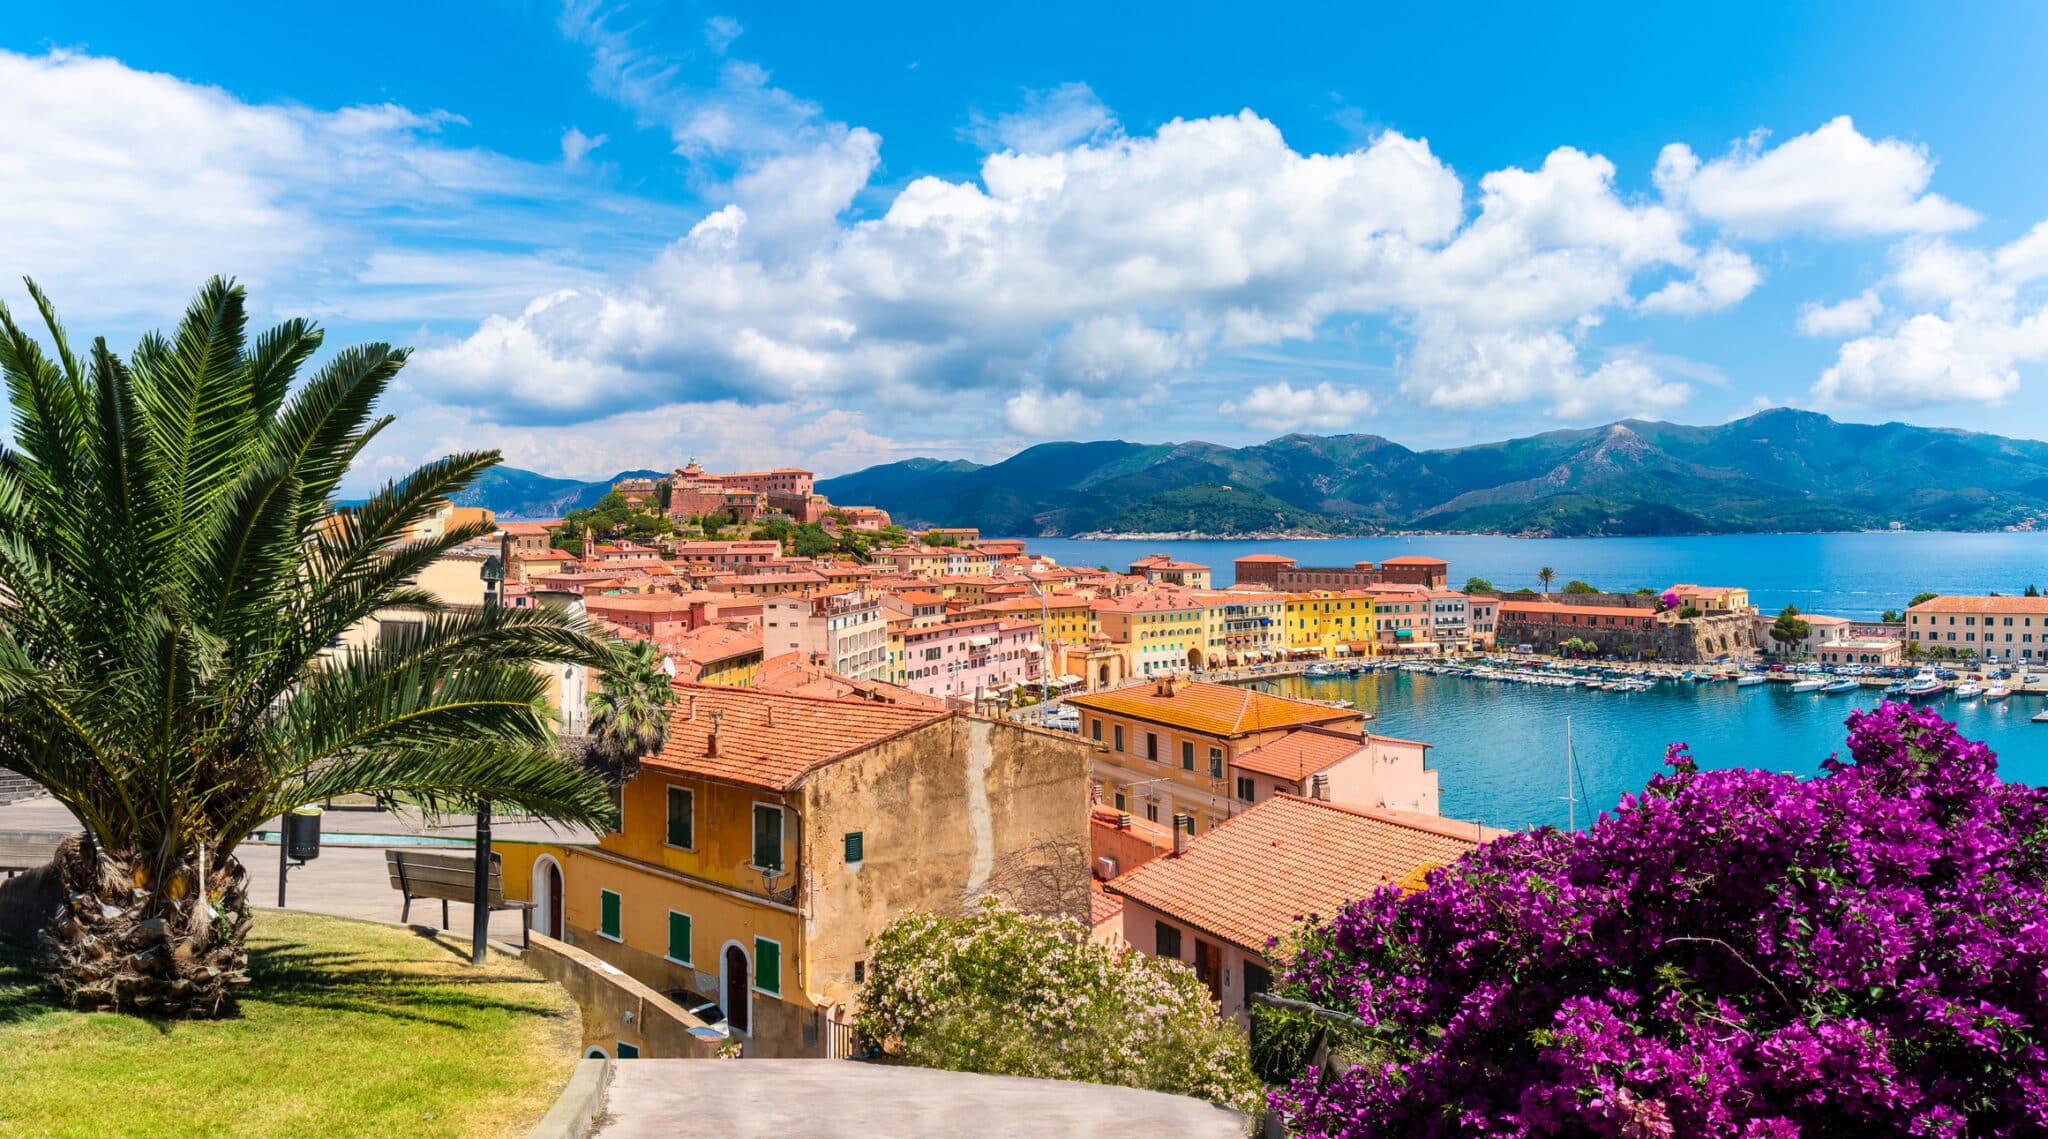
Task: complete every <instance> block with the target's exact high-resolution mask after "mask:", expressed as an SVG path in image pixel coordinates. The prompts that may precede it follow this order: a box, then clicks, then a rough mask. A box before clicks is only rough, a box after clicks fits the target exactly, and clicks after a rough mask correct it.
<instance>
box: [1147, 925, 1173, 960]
mask: <svg viewBox="0 0 2048 1139" xmlns="http://www.w3.org/2000/svg"><path fill="white" fill-rule="evenodd" d="M1152 924H1153V927H1154V930H1155V932H1154V935H1153V936H1154V939H1155V940H1154V941H1153V946H1152V947H1153V950H1154V951H1155V952H1156V953H1157V954H1158V955H1159V956H1161V957H1171V958H1173V959H1174V960H1175V961H1178V960H1180V930H1178V929H1175V928H1174V927H1173V926H1170V925H1167V924H1166V923H1165V922H1163V921H1162V922H1153V923H1152Z"/></svg>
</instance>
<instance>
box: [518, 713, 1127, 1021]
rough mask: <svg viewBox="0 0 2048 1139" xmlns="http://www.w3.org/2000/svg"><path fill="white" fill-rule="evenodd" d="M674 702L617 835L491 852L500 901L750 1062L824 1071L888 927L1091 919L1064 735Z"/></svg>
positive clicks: (1083, 834) (1081, 814)
mask: <svg viewBox="0 0 2048 1139" xmlns="http://www.w3.org/2000/svg"><path fill="white" fill-rule="evenodd" d="M675 696H676V699H675V703H674V704H673V705H672V707H671V718H670V721H669V728H668V738H667V741H666V743H665V744H664V745H663V747H662V750H661V752H660V754H658V755H652V756H648V757H647V758H646V759H645V760H644V761H643V762H642V764H641V768H640V771H639V774H638V775H637V776H636V777H635V778H634V779H633V780H632V781H631V782H629V783H628V784H627V785H626V786H625V788H624V792H623V795H622V800H621V814H620V817H621V822H620V825H619V829H618V831H617V832H615V833H612V834H607V835H605V836H603V837H602V838H601V839H599V841H598V843H597V844H596V845H595V846H588V845H584V846H578V845H569V844H566V843H531V842H503V841H501V842H500V843H499V844H498V850H499V851H500V852H501V853H502V854H503V856H504V874H505V892H506V894H507V895H508V896H512V897H519V898H522V899H524V900H530V901H532V902H534V903H535V909H536V915H535V925H536V927H537V928H538V929H540V930H541V932H543V933H547V934H549V935H551V936H555V937H559V938H562V939H564V940H566V941H568V942H569V943H570V944H572V945H574V946H576V947H577V948H579V949H583V950H585V951H587V952H589V953H591V954H594V955H595V956H597V957H599V958H601V959H603V960H604V961H606V962H608V963H610V964H611V965H612V966H614V967H616V968H618V969H620V970H622V971H624V972H625V973H627V974H628V975H630V976H632V977H634V978H635V979H637V980H639V981H641V982H643V983H645V984H647V985H649V986H651V987H653V988H655V989H657V990H660V991H664V992H666V991H671V990H676V989H687V990H689V991H691V992H694V993H698V994H702V995H704V996H707V997H709V998H711V999H712V1000H714V1001H716V1002H717V1003H718V1004H719V1005H720V1007H721V1008H723V1009H724V1011H725V1013H726V1017H727V1022H728V1024H729V1025H730V1032H731V1035H732V1037H733V1038H734V1039H735V1040H741V1041H744V1042H745V1048H746V1054H747V1055H749V1056H764V1057H778V1056H780V1057H800V1056H827V1055H830V1054H831V1049H832V1048H833V1046H834V1042H835V1041H837V1040H841V1039H843V1038H844V1032H843V1030H842V1031H838V1032H835V1031H834V1023H837V1024H844V1023H845V1020H846V1016H847V1012H848V1008H849V1006H850V1004H851V1003H852V1002H853V1001H854V1000H855V999H856V997H857V995H858V993H859V985H860V982H861V979H862V976H863V967H864V964H865V962H866V960H867V957H868V954H869V950H868V945H867V943H868V939H869V938H871V937H873V936H874V935H875V934H876V933H878V932H880V930H881V928H882V926H883V925H885V924H886V923H887V922H888V921H889V920H890V919H891V918H893V917H895V916H896V915H897V914H898V913H901V912H902V911H904V910H908V909H918V910H927V911H932V912H937V913H946V914H958V913H962V912H964V911H966V910H967V909H968V907H970V906H973V905H974V904H975V903H976V902H977V901H978V900H979V899H980V898H981V897H983V896H984V895H989V894H993V895H996V896H998V897H1000V898H1003V899H1005V900H1007V901H1009V902H1011V903H1012V904H1014V905H1017V906H1018V907H1019V908H1021V909H1024V910H1027V911H1030V912H1034V913H1064V914H1070V915H1073V916H1076V917H1079V918H1082V919H1084V920H1085V919H1086V918H1087V917H1088V915H1089V913H1090V908H1091V907H1090V902H1089V898H1088V882H1089V874H1088V862H1087V860H1088V833H1087V826H1088V824H1087V796H1086V791H1085V786H1086V782H1085V779H1086V768H1087V760H1086V757H1085V754H1084V750H1083V748H1082V747H1081V745H1080V744H1079V743H1078V742H1076V741H1075V740H1073V739H1072V738H1071V737H1067V736H1063V735H1061V734H1060V733H1056V732H1045V731H1039V730H1037V729H1033V728H1026V727H1022V726H1020V725H1016V724H1010V723H1002V722H993V721H988V720H980V719H973V718H970V717H966V716H963V715H960V714H958V713H954V712H947V711H944V710H935V709H928V708H911V707H905V706H901V705H893V704H884V703H876V702H872V701H866V700H832V699H817V698H813V697H807V696H795V695H785V694H781V693H770V692H760V691H756V690H752V689H740V688H722V687H718V686H715V685H696V684H681V683H679V684H677V685H676V692H675ZM629 1031H631V1026H626V1027H624V1028H622V1029H621V1032H620V1035H621V1038H622V1039H623V1038H625V1037H626V1034H627V1033H628V1032H629ZM641 1055H643V1056H652V1055H655V1053H651V1052H647V1051H643V1052H642V1053H641Z"/></svg>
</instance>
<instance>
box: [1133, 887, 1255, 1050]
mask: <svg viewBox="0 0 2048 1139" xmlns="http://www.w3.org/2000/svg"><path fill="white" fill-rule="evenodd" d="M1161 924H1165V925H1168V926H1171V927H1172V928H1174V929H1177V930H1179V931H1180V957H1179V958H1178V960H1179V961H1180V963H1181V964H1183V965H1186V966H1187V967H1188V968H1189V969H1193V968H1194V967H1195V943H1196V942H1197V941H1202V942H1207V943H1208V944H1210V945H1213V946H1215V947H1216V950H1217V957H1218V959H1219V961H1220V963H1221V973H1220V974H1219V975H1218V977H1217V987H1218V988H1219V989H1220V990H1221V992H1220V994H1219V995H1218V996H1217V998H1216V1006H1217V1011H1218V1012H1219V1013H1221V1014H1222V1015H1223V1016H1226V1017H1229V1018H1231V1019H1233V1020H1236V1021H1237V1022H1238V1024H1239V1025H1240V1026H1241V1027H1245V1028H1249V1027H1250V1026H1251V1019H1250V1017H1249V1016H1248V1015H1247V1014H1246V1013H1245V1011H1244V1010H1245V987H1244V966H1245V962H1246V961H1247V960H1249V961H1251V962H1252V963H1253V964H1255V965H1259V966H1261V967H1267V968H1269V969H1270V967H1269V966H1267V965H1266V961H1265V958H1264V957H1262V956H1255V955H1252V954H1248V953H1246V952H1245V951H1244V950H1243V949H1240V948H1238V947H1237V946H1235V945H1232V944H1231V943H1229V942H1227V941H1223V940H1221V939H1219V938H1215V937H1211V936H1210V935H1208V934H1206V933H1203V932H1201V931H1200V930H1197V929H1196V928H1195V927H1193V926H1191V925H1185V924H1183V923H1181V922H1178V921H1175V920H1173V919H1172V918H1169V917H1167V916H1166V915H1165V914H1162V913H1160V912H1159V911H1157V910H1154V909H1151V908H1149V907H1147V906H1144V905H1141V904H1139V903H1137V902H1134V901H1132V900H1131V899H1129V898H1125V899H1124V940H1125V941H1127V942H1129V943H1130V945H1131V947H1132V948H1134V949H1136V950H1137V951H1138V952H1140V953H1143V954H1145V955H1146V956H1148V957H1158V956H1159V926H1160V925H1161Z"/></svg>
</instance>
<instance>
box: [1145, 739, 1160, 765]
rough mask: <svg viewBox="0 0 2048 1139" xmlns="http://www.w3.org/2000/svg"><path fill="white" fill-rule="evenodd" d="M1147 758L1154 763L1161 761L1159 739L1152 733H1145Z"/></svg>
mask: <svg viewBox="0 0 2048 1139" xmlns="http://www.w3.org/2000/svg"><path fill="white" fill-rule="evenodd" d="M1145 758H1146V759H1149V760H1152V761H1154V762H1157V761H1158V759H1159V737H1158V736H1157V735H1155V734H1153V733H1151V732H1146V733H1145Z"/></svg>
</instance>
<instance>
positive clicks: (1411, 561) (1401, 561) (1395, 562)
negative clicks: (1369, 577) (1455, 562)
mask: <svg viewBox="0 0 2048 1139" xmlns="http://www.w3.org/2000/svg"><path fill="white" fill-rule="evenodd" d="M1380 564H1381V565H1383V566H1447V565H1450V564H1451V563H1449V562H1447V561H1445V560H1443V559H1442V558H1425V557H1422V556H1420V555H1416V554H1407V555H1403V556H1401V557H1398V558H1381V559H1380Z"/></svg>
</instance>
